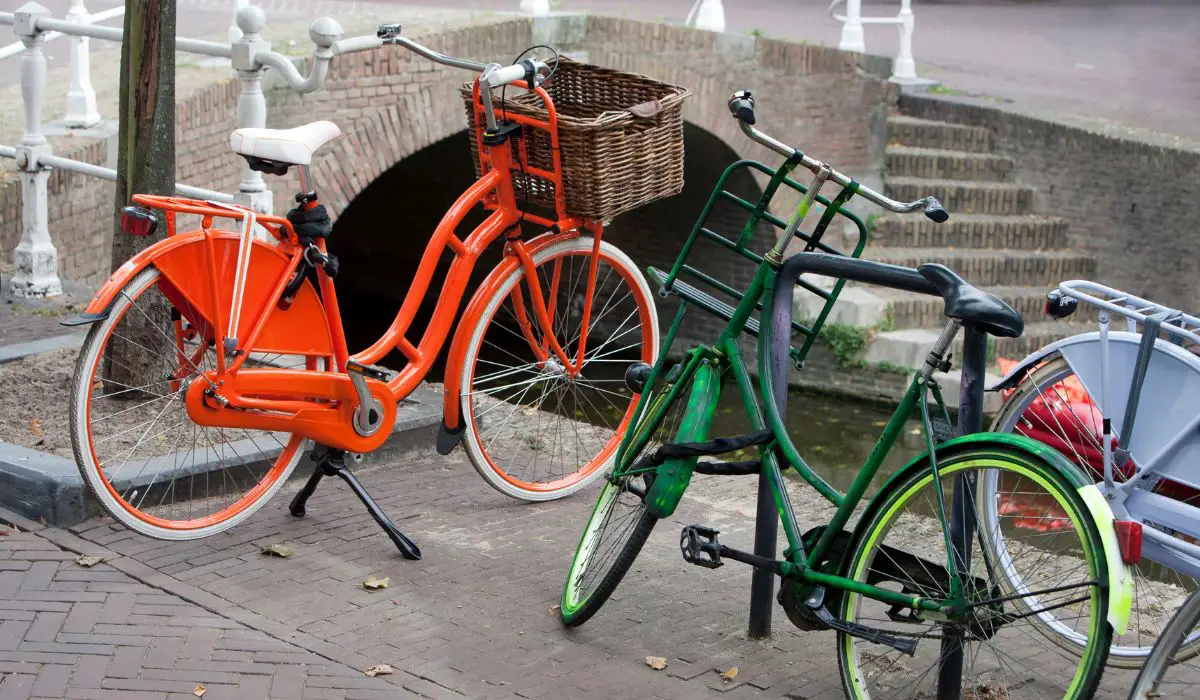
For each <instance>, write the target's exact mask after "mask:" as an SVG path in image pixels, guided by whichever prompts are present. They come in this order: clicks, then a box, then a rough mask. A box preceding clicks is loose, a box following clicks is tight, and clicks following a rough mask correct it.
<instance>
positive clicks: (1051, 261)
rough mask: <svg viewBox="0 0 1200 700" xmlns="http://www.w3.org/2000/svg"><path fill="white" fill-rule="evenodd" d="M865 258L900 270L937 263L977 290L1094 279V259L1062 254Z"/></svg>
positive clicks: (875, 254)
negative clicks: (901, 268)
mask: <svg viewBox="0 0 1200 700" xmlns="http://www.w3.org/2000/svg"><path fill="white" fill-rule="evenodd" d="M865 257H867V258H870V259H872V260H879V261H882V262H887V263H891V264H893V265H901V266H904V267H918V266H919V265H921V264H922V263H927V262H932V263H941V264H942V265H945V266H946V267H948V268H950V269H951V270H954V271H955V272H957V273H958V274H960V275H962V277H963V278H964V279H966V280H967V281H968V282H970V283H971V284H974V285H978V286H980V287H989V286H990V287H996V286H1021V287H1044V288H1046V289H1049V288H1051V287H1053V286H1055V285H1057V284H1058V283H1059V282H1061V281H1063V280H1069V279H1090V278H1093V277H1095V275H1096V260H1095V258H1092V257H1090V256H1088V255H1082V254H1079V253H1074V252H1071V251H1066V250H1063V251H1036V250H1014V249H994V250H973V249H948V248H868V249H867V252H866V254H865Z"/></svg>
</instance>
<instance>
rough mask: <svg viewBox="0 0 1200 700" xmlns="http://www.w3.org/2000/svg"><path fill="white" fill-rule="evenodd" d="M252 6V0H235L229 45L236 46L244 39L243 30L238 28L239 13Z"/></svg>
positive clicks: (230, 19)
mask: <svg viewBox="0 0 1200 700" xmlns="http://www.w3.org/2000/svg"><path fill="white" fill-rule="evenodd" d="M249 4H250V0H233V15H232V16H230V18H229V43H230V44H236V43H237V42H238V40H239V39H241V38H242V30H241V28H240V27H238V22H237V18H238V13H239V12H241V11H242V8H243V7H246V6H247V5H249Z"/></svg>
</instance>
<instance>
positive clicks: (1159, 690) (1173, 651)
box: [1129, 593, 1200, 700]
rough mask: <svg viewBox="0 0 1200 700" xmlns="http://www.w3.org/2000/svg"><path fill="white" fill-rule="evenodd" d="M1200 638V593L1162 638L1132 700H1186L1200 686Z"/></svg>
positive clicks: (1166, 629)
mask: <svg viewBox="0 0 1200 700" xmlns="http://www.w3.org/2000/svg"><path fill="white" fill-rule="evenodd" d="M1197 636H1200V593H1193V594H1192V595H1190V596H1188V599H1187V602H1186V603H1184V604H1183V606H1182V607H1180V608H1179V612H1177V613H1175V616H1174V617H1172V618H1171V622H1170V624H1168V625H1167V626H1166V627H1165V628H1164V629H1163V631H1162V633H1161V634H1159V635H1158V642H1157V643H1156V644H1155V645H1154V651H1152V652H1151V653H1150V656H1149V657H1148V658H1147V659H1146V663H1145V665H1144V666H1142V671H1141V673H1139V674H1138V677H1137V680H1136V681H1134V683H1133V690H1131V691H1130V692H1129V700H1159V699H1160V698H1185V697H1188V696H1189V695H1191V694H1193V693H1195V692H1196V690H1195V689H1196V686H1197V685H1200V663H1197V662H1196V661H1195V658H1196V654H1197V652H1200V649H1197V646H1198V644H1197V642H1196V639H1197Z"/></svg>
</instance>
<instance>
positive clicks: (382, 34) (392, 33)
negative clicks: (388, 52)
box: [375, 23, 401, 39]
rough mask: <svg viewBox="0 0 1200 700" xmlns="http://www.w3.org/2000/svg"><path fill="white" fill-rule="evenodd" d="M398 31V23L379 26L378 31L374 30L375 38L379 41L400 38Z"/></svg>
mask: <svg viewBox="0 0 1200 700" xmlns="http://www.w3.org/2000/svg"><path fill="white" fill-rule="evenodd" d="M400 29H401V25H400V24H399V23H396V24H381V25H379V29H378V30H376V32H375V36H377V37H379V38H380V39H391V38H393V37H398V36H400Z"/></svg>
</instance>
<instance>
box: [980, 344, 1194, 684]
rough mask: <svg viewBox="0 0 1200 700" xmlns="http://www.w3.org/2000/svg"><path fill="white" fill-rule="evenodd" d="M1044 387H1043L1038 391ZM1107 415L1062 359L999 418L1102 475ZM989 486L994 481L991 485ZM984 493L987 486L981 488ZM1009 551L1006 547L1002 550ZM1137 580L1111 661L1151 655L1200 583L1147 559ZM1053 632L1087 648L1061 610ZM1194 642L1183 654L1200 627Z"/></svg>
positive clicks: (1029, 383)
mask: <svg viewBox="0 0 1200 700" xmlns="http://www.w3.org/2000/svg"><path fill="white" fill-rule="evenodd" d="M1038 387H1040V390H1038ZM1101 420H1102V418H1101V416H1100V412H1099V410H1098V409H1097V408H1096V407H1095V403H1094V402H1092V401H1090V398H1089V397H1088V396H1087V392H1086V391H1084V390H1083V388H1082V385H1080V384H1079V383H1078V382H1077V381H1076V380H1075V379H1074V372H1072V371H1071V369H1070V366H1069V365H1068V364H1067V363H1066V362H1065V361H1064V360H1062V359H1058V360H1055V361H1052V362H1050V363H1048V364H1047V365H1046V366H1045V367H1043V368H1041V369H1039V370H1038V371H1036V372H1034V373H1032V374H1031V375H1030V377H1029V378H1027V379H1026V380H1025V381H1024V382H1023V383H1022V385H1021V387H1020V388H1019V390H1018V391H1017V392H1015V393H1014V394H1013V399H1012V403H1011V404H1007V405H1006V406H1005V407H1004V409H1003V410H1002V412H1001V414H1000V415H999V416H998V417H997V419H996V426H995V429H996V430H997V431H999V432H1016V433H1020V434H1023V435H1028V436H1029V437H1032V438H1034V439H1036V440H1039V441H1041V442H1044V443H1046V444H1049V445H1050V446H1051V447H1054V448H1055V449H1056V450H1058V451H1059V452H1060V453H1062V454H1063V455H1064V456H1066V457H1067V458H1068V459H1070V460H1071V461H1072V462H1074V463H1075V464H1076V465H1078V466H1079V467H1080V469H1082V470H1083V472H1084V473H1085V474H1088V475H1089V476H1092V477H1093V478H1097V479H1102V470H1103V457H1102V450H1103V444H1102V442H1101V441H1100V440H1099V439H1098V438H1096V437H1095V436H1094V435H1092V432H1093V430H1092V428H1093V427H1094V426H1099V425H1100V421H1101ZM1126 478H1127V474H1125V473H1122V472H1121V471H1120V470H1116V471H1115V473H1114V479H1115V480H1116V481H1118V482H1120V481H1124V480H1125V479H1126ZM987 486H988V487H989V488H992V487H994V485H993V484H990V483H989V484H987ZM980 491H981V493H983V492H984V491H985V489H980ZM1003 507H1004V503H1003V502H1001V501H1000V500H999V499H994V500H991V501H988V502H981V508H980V509H981V515H982V516H983V518H984V519H985V520H987V521H994V519H995V518H996V517H997V513H998V511H999V510H1000V509H1002V508H1003ZM997 551H998V553H1000V555H1001V556H1003V551H1002V549H999V548H998V549H997ZM1129 570H1130V573H1131V574H1132V575H1133V580H1134V597H1133V612H1132V616H1131V618H1130V624H1129V628H1128V629H1127V630H1126V632H1125V634H1123V635H1120V636H1117V637H1114V639H1113V644H1112V648H1111V650H1110V652H1109V654H1110V663H1115V664H1118V665H1123V666H1133V667H1136V666H1138V665H1140V664H1141V663H1142V662H1143V661H1144V660H1145V658H1146V657H1147V656H1148V655H1149V654H1150V650H1151V649H1152V648H1153V646H1154V643H1155V642H1156V641H1157V639H1158V637H1159V635H1160V634H1161V633H1162V630H1163V628H1164V627H1165V626H1166V625H1167V624H1168V622H1169V621H1170V619H1171V616H1172V614H1173V613H1174V612H1175V611H1176V610H1177V609H1178V608H1179V607H1180V606H1181V605H1182V604H1183V602H1184V600H1185V599H1186V598H1187V595H1188V593H1189V592H1190V591H1194V590H1196V589H1197V588H1198V587H1200V581H1197V580H1196V579H1194V578H1192V577H1190V576H1186V575H1184V574H1180V573H1178V572H1176V571H1173V570H1170V569H1166V568H1165V567H1162V566H1160V565H1158V564H1155V563H1154V562H1151V561H1149V560H1148V559H1144V560H1143V561H1142V563H1140V564H1133V565H1130V566H1129ZM1022 585H1023V584H1022V582H1021V581H1020V579H1019V577H1017V576H1011V577H1008V586H1009V587H1010V588H1011V589H1012V590H1020V589H1021V587H1022ZM1039 619H1041V621H1042V622H1043V623H1044V624H1045V625H1046V628H1047V630H1046V631H1047V632H1048V633H1049V634H1052V635H1055V636H1057V637H1058V638H1059V639H1061V640H1062V641H1064V642H1066V643H1067V644H1068V645H1070V646H1073V647H1076V648H1078V647H1081V646H1082V645H1083V644H1084V643H1085V642H1086V639H1085V637H1083V636H1082V635H1081V634H1079V632H1078V631H1076V630H1072V629H1070V628H1069V626H1067V625H1063V624H1062V623H1061V622H1060V621H1059V620H1058V619H1057V617H1056V616H1055V615H1053V614H1046V615H1041V616H1039ZM1188 642H1189V643H1188V644H1185V645H1183V647H1182V648H1181V649H1180V654H1181V655H1182V656H1181V658H1187V657H1190V656H1191V655H1193V654H1195V653H1196V649H1197V644H1196V643H1197V642H1200V630H1195V631H1193V632H1192V633H1191V636H1190V637H1189V638H1188Z"/></svg>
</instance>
